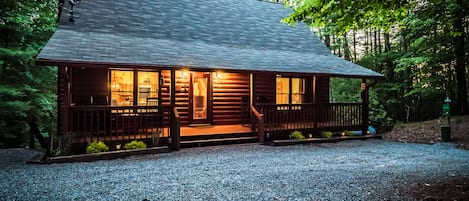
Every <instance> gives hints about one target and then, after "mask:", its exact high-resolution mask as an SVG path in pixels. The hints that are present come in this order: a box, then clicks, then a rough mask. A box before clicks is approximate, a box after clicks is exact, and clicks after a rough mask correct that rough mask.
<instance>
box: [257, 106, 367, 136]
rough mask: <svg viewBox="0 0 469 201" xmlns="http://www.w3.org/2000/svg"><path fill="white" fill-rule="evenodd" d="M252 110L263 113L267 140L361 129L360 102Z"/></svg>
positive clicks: (259, 107)
mask: <svg viewBox="0 0 469 201" xmlns="http://www.w3.org/2000/svg"><path fill="white" fill-rule="evenodd" d="M255 109H256V110H257V111H258V112H259V113H260V114H263V117H264V124H265V132H266V133H268V134H267V135H268V136H267V137H272V135H277V136H278V134H279V133H283V134H285V133H289V132H291V131H293V130H301V131H304V132H307V133H311V134H314V135H318V134H319V132H320V131H343V130H361V129H362V128H363V122H362V115H363V114H362V111H363V110H362V104H361V103H328V104H312V103H310V104H257V105H256V106H255ZM305 134H306V133H305ZM269 135H271V136H269Z"/></svg>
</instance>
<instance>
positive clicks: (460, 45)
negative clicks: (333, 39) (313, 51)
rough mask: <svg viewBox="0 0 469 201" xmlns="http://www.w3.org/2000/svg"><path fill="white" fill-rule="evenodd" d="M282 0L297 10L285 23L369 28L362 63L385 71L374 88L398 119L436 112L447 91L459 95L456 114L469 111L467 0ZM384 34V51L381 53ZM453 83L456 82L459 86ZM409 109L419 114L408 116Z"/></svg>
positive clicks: (342, 31)
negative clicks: (466, 62)
mask: <svg viewBox="0 0 469 201" xmlns="http://www.w3.org/2000/svg"><path fill="white" fill-rule="evenodd" d="M284 2H285V3H287V4H288V5H289V6H291V7H292V8H293V13H292V14H291V15H289V16H287V17H286V18H284V19H283V22H285V23H289V24H292V25H294V24H295V22H298V21H304V22H306V23H309V24H311V25H313V26H315V27H318V28H321V27H328V28H331V27H333V28H332V29H331V30H335V31H336V33H335V34H338V35H345V33H347V32H348V31H350V30H353V31H356V30H362V31H365V33H369V34H365V37H366V43H365V48H364V49H365V50H366V53H367V55H366V56H365V58H363V59H362V61H361V62H360V63H361V64H362V65H365V66H368V67H369V68H372V69H374V70H376V71H378V72H381V73H383V74H384V75H385V77H386V78H385V81H384V82H381V84H379V85H378V86H377V87H375V90H377V91H378V90H381V93H380V94H378V95H377V96H376V97H377V98H378V99H380V100H379V102H381V103H384V107H385V109H386V110H387V111H388V113H389V114H390V115H391V116H392V117H393V118H394V119H397V120H409V119H410V120H421V119H426V118H432V117H435V116H438V115H439V113H440V111H439V110H440V108H439V107H440V104H435V102H437V103H438V102H439V103H441V102H442V100H443V99H444V96H446V95H449V96H452V98H453V99H456V101H455V102H456V106H457V107H456V108H457V110H456V111H457V113H458V114H467V113H468V111H467V101H468V100H467V88H466V80H467V77H466V74H467V72H466V65H465V58H464V56H465V55H466V53H467V44H465V41H464V37H465V35H466V33H467V27H465V20H466V23H467V2H466V1H464V0H450V1H441V0H426V1H396V0H387V1H377V0H371V1H367V0H358V1H353V0H328V1H325V0H294V1H284ZM391 31H393V32H391ZM381 33H383V34H384V52H381V37H380V35H381ZM393 33H394V34H396V35H395V36H394V37H395V38H393V36H392V34H393ZM333 34H334V33H333ZM397 38H399V39H400V40H398V39H397ZM398 42H399V44H397V43H398ZM369 46H371V48H370V47H369ZM368 50H369V51H368ZM453 77H456V79H454V78H453ZM452 86H457V87H456V88H457V90H456V91H454V90H453V89H452V88H453V87H452ZM453 94H456V95H457V96H456V98H454V96H453ZM409 111H412V114H414V113H415V115H414V116H415V117H409Z"/></svg>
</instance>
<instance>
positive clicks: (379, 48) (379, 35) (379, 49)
mask: <svg viewBox="0 0 469 201" xmlns="http://www.w3.org/2000/svg"><path fill="white" fill-rule="evenodd" d="M381 51H382V48H381V30H380V29H378V52H379V53H381Z"/></svg>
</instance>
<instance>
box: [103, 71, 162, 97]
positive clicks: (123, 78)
mask: <svg viewBox="0 0 469 201" xmlns="http://www.w3.org/2000/svg"><path fill="white" fill-rule="evenodd" d="M158 80H159V79H158V72H146V71H137V72H136V73H135V72H134V71H123V70H111V84H110V86H111V105H113V106H131V105H151V106H156V105H158V87H159V86H158Z"/></svg>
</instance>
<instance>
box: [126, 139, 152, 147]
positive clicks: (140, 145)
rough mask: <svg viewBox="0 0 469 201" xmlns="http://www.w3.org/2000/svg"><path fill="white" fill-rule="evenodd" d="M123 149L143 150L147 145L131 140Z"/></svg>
mask: <svg viewBox="0 0 469 201" xmlns="http://www.w3.org/2000/svg"><path fill="white" fill-rule="evenodd" d="M124 148H125V149H145V148H147V145H146V144H145V143H144V142H142V141H137V140H133V141H132V142H129V143H127V144H125V145H124Z"/></svg>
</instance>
